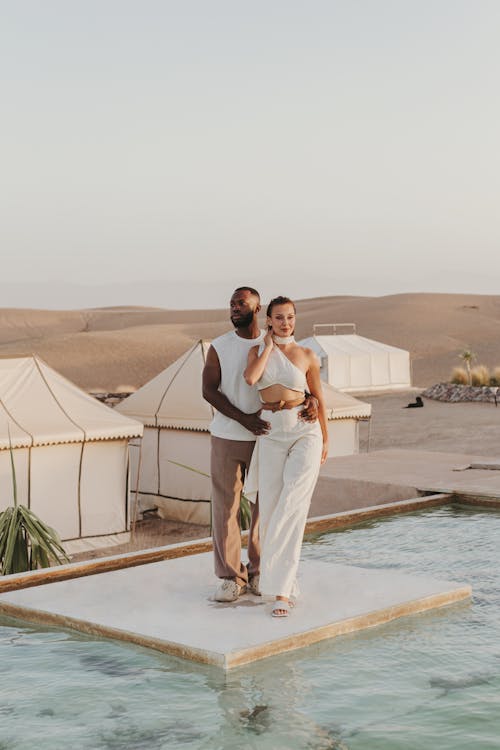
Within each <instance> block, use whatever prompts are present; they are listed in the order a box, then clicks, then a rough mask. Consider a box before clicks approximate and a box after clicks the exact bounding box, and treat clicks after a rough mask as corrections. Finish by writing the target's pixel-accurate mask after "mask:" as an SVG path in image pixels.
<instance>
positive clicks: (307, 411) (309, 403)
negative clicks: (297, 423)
mask: <svg viewBox="0 0 500 750" xmlns="http://www.w3.org/2000/svg"><path fill="white" fill-rule="evenodd" d="M318 414H319V410H318V399H317V398H315V397H314V396H311V394H308V395H307V396H306V399H305V401H304V408H303V409H302V410H301V411H299V419H303V420H304V422H316V420H317V419H318Z"/></svg>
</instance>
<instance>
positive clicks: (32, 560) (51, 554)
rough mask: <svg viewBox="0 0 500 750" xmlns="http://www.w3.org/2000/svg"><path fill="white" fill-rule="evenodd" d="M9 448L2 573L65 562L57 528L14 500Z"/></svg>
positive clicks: (1, 520)
mask: <svg viewBox="0 0 500 750" xmlns="http://www.w3.org/2000/svg"><path fill="white" fill-rule="evenodd" d="M9 450H10V463H11V471H12V489H13V497H14V505H11V506H9V507H8V508H6V509H5V510H4V511H3V512H2V513H0V566H1V571H2V575H10V574H11V573H23V572H25V571H27V570H36V569H37V568H47V567H48V566H49V565H51V563H53V562H55V563H58V564H60V563H62V562H69V557H68V556H67V555H66V553H65V551H64V548H63V546H62V544H61V540H60V538H59V536H58V534H57V532H56V531H55V530H54V529H52V528H51V527H50V526H47V524H45V523H44V522H43V521H42V520H41V519H40V518H38V516H37V515H36V514H35V513H33V511H32V510H30V508H27V507H26V506H25V505H19V504H18V501H17V479H16V467H15V464H14V452H13V450H12V443H11V441H10V430H9Z"/></svg>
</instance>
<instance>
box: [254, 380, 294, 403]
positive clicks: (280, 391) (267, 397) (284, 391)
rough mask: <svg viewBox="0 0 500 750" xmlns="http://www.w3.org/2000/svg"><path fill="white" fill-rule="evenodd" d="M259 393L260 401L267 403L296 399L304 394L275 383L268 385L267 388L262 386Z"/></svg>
mask: <svg viewBox="0 0 500 750" xmlns="http://www.w3.org/2000/svg"><path fill="white" fill-rule="evenodd" d="M259 395H260V400H261V401H265V402H266V403H268V404H269V403H274V402H276V401H296V400H297V399H298V398H300V397H301V396H303V395H304V392H303V391H293V390H292V389H291V388H285V386H283V385H279V383H276V384H275V385H270V386H269V387H268V388H263V389H262V390H261V391H260V392H259Z"/></svg>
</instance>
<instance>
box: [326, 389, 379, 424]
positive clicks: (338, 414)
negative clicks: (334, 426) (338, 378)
mask: <svg viewBox="0 0 500 750" xmlns="http://www.w3.org/2000/svg"><path fill="white" fill-rule="evenodd" d="M321 385H322V388H323V396H324V398H325V406H326V416H327V417H328V419H329V420H332V419H368V418H369V417H371V414H372V406H371V404H367V403H366V402H365V401H360V400H359V399H358V398H354V396H350V395H349V394H348V393H342V391H338V390H337V389H336V388H334V387H333V385H329V383H325V382H323V381H321Z"/></svg>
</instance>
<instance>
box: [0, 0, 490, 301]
mask: <svg viewBox="0 0 500 750" xmlns="http://www.w3.org/2000/svg"><path fill="white" fill-rule="evenodd" d="M499 39H500V2H498V0H301V1H300V2H299V1H298V0H253V1H252V2H251V3H249V2H243V0H177V2H171V1H170V0H43V2H42V1H41V0H15V1H13V0H0V91H1V95H0V116H1V122H2V127H1V130H2V138H1V140H0V157H1V162H0V252H1V256H2V258H3V264H2V266H3V274H2V277H1V278H0V306H4V307H5V306H13V305H15V306H18V307H47V308H58V307H61V308H64V307H85V306H88V307H91V306H98V305H105V304H110V305H115V304H138V305H155V306H162V307H172V308H183V307H187V308H191V307H198V308H201V307H223V306H225V305H226V304H227V299H228V297H229V295H230V292H231V291H232V289H233V288H234V287H235V286H239V285H241V284H250V285H252V286H256V287H257V288H258V289H260V291H261V292H262V293H263V296H264V297H267V298H269V297H271V296H275V295H276V294H288V295H289V296H292V297H296V298H304V297H315V296H323V295H339V294H348V295H372V296H379V295H385V294H394V293H400V292H470V293H481V294H496V293H498V291H499V289H498V279H499V278H500V252H499V250H500V211H499V203H500V201H499V198H500V149H499V137H500V136H499V133H500V98H499V96H498V90H499V79H500V45H499V43H498V40H499Z"/></svg>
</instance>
